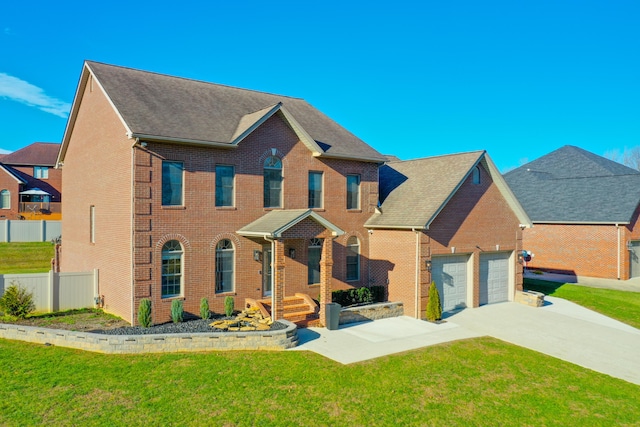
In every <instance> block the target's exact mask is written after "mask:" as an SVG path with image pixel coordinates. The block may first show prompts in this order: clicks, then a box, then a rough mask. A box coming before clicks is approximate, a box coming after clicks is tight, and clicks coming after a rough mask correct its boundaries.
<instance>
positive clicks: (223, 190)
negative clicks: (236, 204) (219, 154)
mask: <svg viewBox="0 0 640 427" xmlns="http://www.w3.org/2000/svg"><path fill="white" fill-rule="evenodd" d="M234 177H235V171H234V167H233V166H225V165H217V166H216V206H233V182H234Z"/></svg>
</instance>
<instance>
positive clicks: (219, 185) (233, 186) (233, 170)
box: [214, 164, 236, 208]
mask: <svg viewBox="0 0 640 427" xmlns="http://www.w3.org/2000/svg"><path fill="white" fill-rule="evenodd" d="M224 168H230V169H231V186H230V187H229V186H227V187H225V186H224V185H223V183H222V177H223V175H222V174H219V173H218V169H220V170H222V169H224ZM215 174H216V188H215V201H214V204H215V206H216V207H217V208H230V207H234V206H235V205H236V194H235V193H236V168H235V166H233V165H225V164H219V165H216V166H215ZM225 188H230V190H228V191H230V192H231V194H230V199H231V204H224V202H223V201H221V202H220V203H218V195H219V194H220V193H224V189H225ZM223 195H224V194H223ZM223 199H224V197H223Z"/></svg>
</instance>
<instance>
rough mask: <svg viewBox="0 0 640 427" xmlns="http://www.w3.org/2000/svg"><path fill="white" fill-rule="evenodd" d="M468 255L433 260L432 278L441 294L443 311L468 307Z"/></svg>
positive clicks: (434, 258)
mask: <svg viewBox="0 0 640 427" xmlns="http://www.w3.org/2000/svg"><path fill="white" fill-rule="evenodd" d="M468 260H469V256H468V255H451V256H449V255H448V256H434V257H433V258H432V259H431V277H432V280H433V281H434V282H436V286H437V287H438V292H439V293H440V300H441V302H442V311H443V312H446V311H451V310H456V309H459V308H464V307H466V306H467V261H468Z"/></svg>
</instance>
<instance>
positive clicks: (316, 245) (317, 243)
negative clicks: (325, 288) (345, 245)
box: [307, 237, 325, 286]
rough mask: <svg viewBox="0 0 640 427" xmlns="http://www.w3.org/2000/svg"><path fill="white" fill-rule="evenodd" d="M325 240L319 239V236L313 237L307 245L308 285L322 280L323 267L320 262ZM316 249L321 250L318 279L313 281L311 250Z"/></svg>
mask: <svg viewBox="0 0 640 427" xmlns="http://www.w3.org/2000/svg"><path fill="white" fill-rule="evenodd" d="M324 243H325V242H324V240H323V239H319V238H317V237H314V238H312V239H310V240H309V244H308V245H307V285H308V286H313V285H317V284H319V283H320V281H321V274H322V271H321V270H322V267H321V266H320V262H321V261H322V245H323V244H324ZM312 249H313V250H314V251H320V252H319V256H318V269H317V272H318V281H317V282H316V281H312V280H311V278H312V274H311V272H312V270H311V269H312V266H311V250H312ZM313 267H315V265H313ZM313 271H314V272H315V271H316V270H315V269H314V270H313Z"/></svg>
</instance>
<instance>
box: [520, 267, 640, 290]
mask: <svg viewBox="0 0 640 427" xmlns="http://www.w3.org/2000/svg"><path fill="white" fill-rule="evenodd" d="M524 277H525V278H526V279H538V280H548V281H550V282H560V283H572V284H574V285H578V286H588V287H591V288H603V289H615V290H617V291H629V292H640V277H634V278H633V279H629V280H615V279H600V278H598V277H587V276H573V275H568V274H556V273H542V274H534V273H532V272H531V271H529V270H525V272H524Z"/></svg>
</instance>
